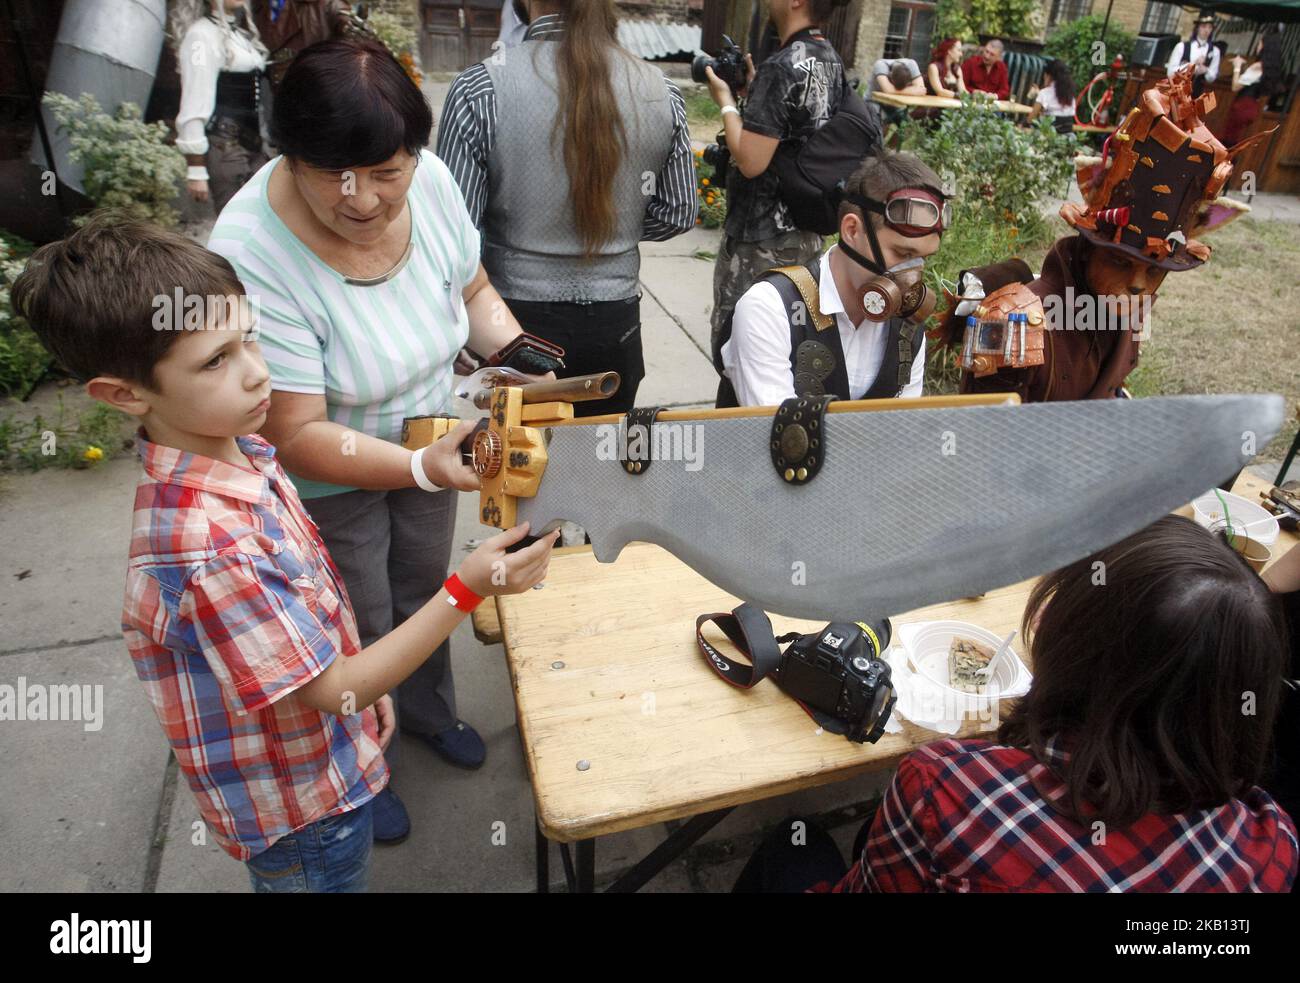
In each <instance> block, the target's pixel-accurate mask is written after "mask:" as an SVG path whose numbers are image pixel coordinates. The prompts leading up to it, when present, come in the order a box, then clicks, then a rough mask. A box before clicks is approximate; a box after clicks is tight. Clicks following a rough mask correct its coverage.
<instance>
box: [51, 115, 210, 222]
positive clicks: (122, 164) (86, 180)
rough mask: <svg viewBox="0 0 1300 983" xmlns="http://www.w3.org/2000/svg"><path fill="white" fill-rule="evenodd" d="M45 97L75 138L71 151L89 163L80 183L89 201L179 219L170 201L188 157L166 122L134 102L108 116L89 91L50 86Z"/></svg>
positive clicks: (151, 218) (62, 126) (158, 218)
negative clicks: (144, 116) (152, 118)
mask: <svg viewBox="0 0 1300 983" xmlns="http://www.w3.org/2000/svg"><path fill="white" fill-rule="evenodd" d="M44 102H45V105H46V106H47V107H48V108H49V110H50V113H51V115H53V117H54V118H55V120H57V121H58V124H59V129H60V130H61V131H63V132H66V133H67V134H68V135H69V137H70V139H71V147H70V149H69V152H68V154H69V156H70V157H71V158H72V159H73V160H74V161H76V162H77V163H79V164H81V165H82V166H83V167H84V168H85V174H84V176H83V177H82V185H83V186H84V187H85V189H86V195H87V197H89V198H90V200H91V201H93V202H94V203H95V204H96V205H97V206H99V207H101V208H118V209H122V210H123V211H125V212H126V213H127V214H129V215H131V216H132V217H134V218H140V219H145V220H148V221H153V222H157V223H158V224H159V225H163V226H169V227H170V226H173V225H175V224H176V221H177V218H178V215H177V213H176V210H175V209H173V208H172V207H171V202H172V201H173V200H174V199H175V197H176V189H177V187H178V185H179V182H180V181H181V179H182V178H184V177H185V158H184V157H182V156H181V154H180V153H179V152H178V151H177V150H176V148H175V147H173V146H171V145H170V144H168V142H167V139H168V136H169V130H168V127H167V124H166V123H162V122H158V123H145V122H143V121H142V120H141V114H140V107H139V106H137V105H135V103H131V102H124V103H122V104H121V105H120V106H119V107H118V108H117V111H116V112H115V113H113V115H111V116H110V115H108V114H107V113H105V112H104V111H103V110H102V109H101V108H100V106H99V102H98V100H96V99H95V97H94V96H92V95H90V94H89V93H82V95H81V97H80V98H79V99H73V98H71V97H70V96H66V95H64V94H63V93H61V92H47V93H46V94H45V100H44Z"/></svg>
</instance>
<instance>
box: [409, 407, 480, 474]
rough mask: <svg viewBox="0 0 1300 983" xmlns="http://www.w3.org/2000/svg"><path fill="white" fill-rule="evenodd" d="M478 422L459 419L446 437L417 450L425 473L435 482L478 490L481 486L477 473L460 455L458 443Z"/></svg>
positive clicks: (459, 443)
mask: <svg viewBox="0 0 1300 983" xmlns="http://www.w3.org/2000/svg"><path fill="white" fill-rule="evenodd" d="M477 425H478V421H477V420H461V421H460V422H459V423H457V424H456V426H455V427H454V428H453V429H452V430H450V431H449V432H448V433H447V436H445V437H443V438H441V439H440V440H435V441H434V442H433V443H432V444H430V445H429V446H428V447H425V448H424V449H423V450H421V451H420V452H419V454H420V464H421V465H422V466H423V468H424V473H425V475H426V476H428V479H429V480H430V481H432V482H433V483H434V484H435V485H439V486H441V487H443V488H456V489H459V490H460V491H478V490H479V489H480V488H482V487H483V482H482V480H481V479H480V478H479V476H478V473H477V472H476V471H475V470H474V469H473V468H471V467H470V466H469V465H468V464H466V463H465V462H464V461H462V460H461V456H460V445H461V442H462V441H464V439H465V438H466V437H468V436H469V435H470V431H471V430H473V429H474V427H475V426H477Z"/></svg>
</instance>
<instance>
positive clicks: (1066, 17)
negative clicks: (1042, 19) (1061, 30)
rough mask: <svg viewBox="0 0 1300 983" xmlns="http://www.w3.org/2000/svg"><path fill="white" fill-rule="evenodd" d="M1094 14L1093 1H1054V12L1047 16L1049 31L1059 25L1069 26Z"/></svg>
mask: <svg viewBox="0 0 1300 983" xmlns="http://www.w3.org/2000/svg"><path fill="white" fill-rule="evenodd" d="M1090 13H1092V0H1052V10H1051V12H1050V13H1049V14H1048V15H1047V29H1048V30H1049V31H1050V30H1051V29H1052V28H1054V27H1056V26H1057V25H1058V24H1068V23H1069V22H1071V21H1076V20H1078V19H1079V18H1080V17H1087V16H1088V14H1090Z"/></svg>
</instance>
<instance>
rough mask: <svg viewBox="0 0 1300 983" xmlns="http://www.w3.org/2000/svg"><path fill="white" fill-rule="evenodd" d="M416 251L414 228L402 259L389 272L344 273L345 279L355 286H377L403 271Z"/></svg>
mask: <svg viewBox="0 0 1300 983" xmlns="http://www.w3.org/2000/svg"><path fill="white" fill-rule="evenodd" d="M414 251H415V235H414V229H412V235H411V238H410V240H409V241H408V242H407V243H406V251H405V252H403V253H402V257H401V259H399V260H398V261H397V262H396V263H394V264H393V268H392V269H390V270H389V271H388V272H387V273H380V274H379V276H348V275H347V274H346V273H344V274H343V280H344V282H346V283H349V284H351V285H352V286H354V287H377V286H379V284H381V283H387V282H388V281H389V280H391V279H392V278H393V277H395V276H397V274H399V273H401V272H402V268H403V267H404V266H406V264H407V263H409V262H410V261H411V253H413V252H414Z"/></svg>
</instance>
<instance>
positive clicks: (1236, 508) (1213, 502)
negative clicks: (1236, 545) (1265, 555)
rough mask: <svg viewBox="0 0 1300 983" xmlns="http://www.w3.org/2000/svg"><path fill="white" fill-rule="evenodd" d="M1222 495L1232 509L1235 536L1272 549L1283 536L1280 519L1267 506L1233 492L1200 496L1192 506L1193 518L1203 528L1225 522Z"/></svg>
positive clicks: (1230, 509)
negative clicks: (1279, 534)
mask: <svg viewBox="0 0 1300 983" xmlns="http://www.w3.org/2000/svg"><path fill="white" fill-rule="evenodd" d="M1219 495H1222V496H1223V501H1224V502H1226V503H1227V505H1228V517H1229V518H1230V519H1231V520H1232V528H1233V531H1234V532H1236V533H1237V534H1238V535H1242V536H1245V537H1246V538H1248V539H1253V540H1255V542H1257V543H1260V544H1262V545H1264V546H1272V545H1273V544H1274V543H1276V542H1277V537H1278V533H1279V532H1280V529H1279V527H1278V524H1277V519H1276V518H1275V517H1274V516H1273V515H1271V514H1270V513H1269V512H1268V511H1267V510H1265V509H1264V507H1263V506H1261V505H1256V504H1255V503H1254V502H1252V501H1251V500H1250V499H1248V498H1242V497H1241V496H1240V495H1234V494H1232V492H1219V493H1218V495H1216V494H1215V493H1214V492H1213V491H1208V492H1206V493H1205V494H1204V495H1199V496H1197V498H1196V499H1195V500H1194V501H1193V502H1192V515H1193V517H1194V518H1195V519H1196V522H1197V523H1198V524H1199V525H1202V526H1204V527H1205V528H1206V529H1209V528H1211V527H1212V526H1214V525H1216V524H1217V523H1220V522H1221V521H1222V520H1223V517H1224V516H1223V505H1222V504H1220V502H1219V498H1218V496H1219Z"/></svg>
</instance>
